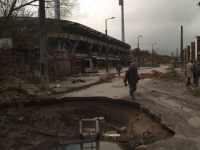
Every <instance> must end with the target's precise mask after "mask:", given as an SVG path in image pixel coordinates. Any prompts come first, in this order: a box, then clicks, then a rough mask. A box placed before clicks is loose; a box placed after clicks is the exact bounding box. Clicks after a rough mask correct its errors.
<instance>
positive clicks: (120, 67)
mask: <svg viewBox="0 0 200 150" xmlns="http://www.w3.org/2000/svg"><path fill="white" fill-rule="evenodd" d="M121 70H122V66H121V65H120V64H118V65H117V66H116V71H117V74H118V77H119V76H120V71H121Z"/></svg>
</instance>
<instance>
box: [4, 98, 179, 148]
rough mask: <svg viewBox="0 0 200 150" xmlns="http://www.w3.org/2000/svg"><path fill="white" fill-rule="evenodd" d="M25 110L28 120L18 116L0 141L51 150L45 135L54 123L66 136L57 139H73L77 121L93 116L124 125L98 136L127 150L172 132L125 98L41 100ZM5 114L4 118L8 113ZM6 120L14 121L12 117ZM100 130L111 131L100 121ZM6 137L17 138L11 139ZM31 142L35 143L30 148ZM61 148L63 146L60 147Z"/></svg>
mask: <svg viewBox="0 0 200 150" xmlns="http://www.w3.org/2000/svg"><path fill="white" fill-rule="evenodd" d="M47 104H48V105H47ZM45 105H46V106H45ZM141 110H142V111H141ZM3 111H4V115H5V114H6V113H9V111H8V110H6V109H4V110H3ZM6 111H8V112H6ZM15 111H17V110H15ZM26 111H27V112H28V113H29V116H31V117H30V118H31V122H29V121H26V119H25V117H24V116H21V118H22V117H24V120H23V119H21V122H20V123H19V122H18V123H15V124H14V125H13V126H12V130H9V132H8V134H7V136H6V135H4V137H3V138H4V141H5V140H7V141H9V140H10V141H9V142H10V146H11V147H14V148H29V149H30V150H33V149H38V150H39V149H42V150H45V149H46V150H47V149H48V150H49V149H52V150H53V149H55V145H54V144H55V137H51V136H49V135H51V133H52V132H54V131H55V132H56V127H57V126H56V125H57V124H59V133H62V134H65V135H66V136H63V137H62V136H61V137H60V136H59V137H58V139H57V141H71V140H77V139H79V137H80V135H79V120H81V119H84V118H94V117H104V118H105V121H106V122H107V123H109V124H112V125H114V126H116V127H118V128H122V127H125V128H126V132H125V133H123V134H120V137H117V138H104V137H102V139H101V140H102V141H103V142H114V143H116V144H118V145H119V146H120V147H121V148H122V149H127V150H128V149H134V148H136V147H138V146H140V145H146V144H152V143H154V142H157V141H160V140H165V139H167V138H170V137H172V136H173V135H174V134H175V133H174V132H173V131H172V130H170V129H168V128H167V127H166V126H165V125H164V124H161V123H160V122H162V121H161V118H159V117H158V116H156V115H153V114H151V113H150V111H149V110H144V109H141V107H140V105H139V104H137V103H135V102H132V101H129V100H113V99H108V98H64V99H62V100H50V101H49V102H48V101H46V102H45V103H42V102H40V106H29V107H26ZM6 116H7V117H8V115H6ZM8 120H9V121H10V122H14V121H12V119H8ZM104 130H107V131H115V130H114V129H113V128H111V127H109V126H106V127H105V126H104V125H101V124H100V134H101V133H102V132H103V131H104ZM24 131H26V132H24ZM10 137H13V139H17V138H18V139H17V140H16V141H14V140H12V141H11V139H10ZM19 137H20V138H19ZM24 137H26V138H24ZM27 137H28V138H29V139H30V140H31V141H29V140H28V138H27ZM1 141H2V140H0V146H1V147H4V146H5V145H4V144H5V143H3V142H1ZM41 141H44V142H41ZM33 145H36V146H34V147H33ZM30 147H32V148H30ZM58 147H60V146H58ZM58 147H57V148H58ZM61 148H63V147H62V146H61ZM100 149H101V147H100Z"/></svg>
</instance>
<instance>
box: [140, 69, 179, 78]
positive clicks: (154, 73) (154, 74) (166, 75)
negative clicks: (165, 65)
mask: <svg viewBox="0 0 200 150" xmlns="http://www.w3.org/2000/svg"><path fill="white" fill-rule="evenodd" d="M151 72H152V73H141V74H139V75H138V76H139V77H140V79H145V78H172V77H175V76H177V75H176V74H175V73H162V72H159V71H156V70H151Z"/></svg>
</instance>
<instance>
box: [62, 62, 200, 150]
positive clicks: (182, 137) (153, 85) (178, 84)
mask: <svg viewBox="0 0 200 150" xmlns="http://www.w3.org/2000/svg"><path fill="white" fill-rule="evenodd" d="M150 70H152V68H150V69H141V70H139V73H147V72H150ZM153 70H157V71H161V72H171V71H172V70H170V69H169V67H167V66H162V67H160V68H153ZM122 76H124V74H122ZM137 86H138V89H137V91H136V93H135V96H136V102H138V103H139V104H141V105H143V106H144V107H146V108H148V109H150V110H151V111H152V112H154V113H155V114H157V115H158V116H160V117H162V118H163V120H164V123H165V124H166V125H167V126H168V127H169V128H170V129H172V130H173V131H174V132H175V136H173V137H172V138H170V139H168V140H164V141H160V142H156V143H154V144H151V145H148V146H145V147H146V149H152V150H155V149H158V150H159V149H162V150H168V149H186V150H191V149H192V150H197V149H200V145H199V142H200V130H199V129H200V96H199V95H195V92H194V91H192V90H191V89H190V88H189V87H188V86H186V85H185V83H184V82H183V80H182V79H181V78H180V77H179V76H177V77H175V78H160V79H159V78H153V79H143V80H140V81H139V83H138V85H137ZM197 90H199V89H197ZM89 95H96V96H102V95H103V96H106V97H111V98H114V99H118V98H122V99H131V97H130V96H129V88H128V87H125V86H124V84H123V79H121V78H116V79H115V80H114V82H112V83H106V84H101V85H97V86H93V87H91V88H88V89H85V90H81V91H79V92H72V93H68V94H65V95H63V96H64V97H65V96H67V97H70V96H72V97H76V96H77V97H79V96H86V97H87V96H89ZM138 149H139V148H138Z"/></svg>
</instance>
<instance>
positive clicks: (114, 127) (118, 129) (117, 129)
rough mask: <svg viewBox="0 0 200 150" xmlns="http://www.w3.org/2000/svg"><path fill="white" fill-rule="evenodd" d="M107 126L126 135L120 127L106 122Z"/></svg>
mask: <svg viewBox="0 0 200 150" xmlns="http://www.w3.org/2000/svg"><path fill="white" fill-rule="evenodd" d="M105 124H106V125H107V126H109V127H111V128H113V129H115V130H116V131H118V132H119V133H124V130H122V129H120V128H118V127H116V126H114V125H112V124H109V123H107V122H105Z"/></svg>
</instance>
